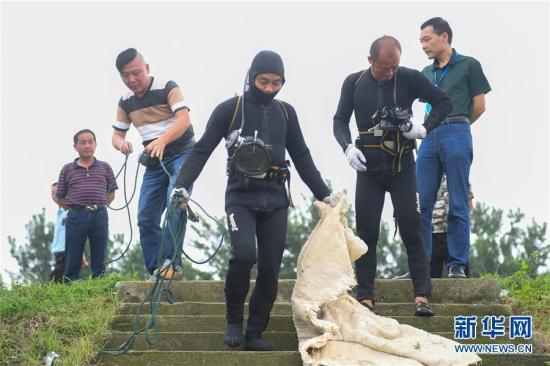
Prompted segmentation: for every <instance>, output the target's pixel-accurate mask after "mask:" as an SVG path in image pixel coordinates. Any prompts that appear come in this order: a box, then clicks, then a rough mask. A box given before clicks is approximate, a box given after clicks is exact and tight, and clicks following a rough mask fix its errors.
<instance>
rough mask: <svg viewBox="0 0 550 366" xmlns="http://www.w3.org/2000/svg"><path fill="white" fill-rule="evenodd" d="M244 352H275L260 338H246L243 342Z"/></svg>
mask: <svg viewBox="0 0 550 366" xmlns="http://www.w3.org/2000/svg"><path fill="white" fill-rule="evenodd" d="M244 350H245V351H264V352H265V351H275V348H274V347H273V346H272V345H271V344H269V343H267V342H266V341H264V340H262V338H260V337H246V338H245V341H244Z"/></svg>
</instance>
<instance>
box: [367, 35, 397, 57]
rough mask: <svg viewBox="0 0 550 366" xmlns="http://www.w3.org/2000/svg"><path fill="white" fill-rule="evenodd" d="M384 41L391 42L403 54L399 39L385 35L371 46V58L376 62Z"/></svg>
mask: <svg viewBox="0 0 550 366" xmlns="http://www.w3.org/2000/svg"><path fill="white" fill-rule="evenodd" d="M383 41H390V42H391V43H392V44H393V46H395V48H397V49H398V50H399V52H400V53H401V44H400V43H399V41H398V40H397V38H395V37H392V36H387V35H385V34H384V35H383V36H382V37H380V38H377V39H375V40H374V42H372V44H371V45H370V50H369V56H370V57H371V58H372V59H373V60H376V58H377V57H378V54H380V49H381V48H382V47H381V45H382V42H383Z"/></svg>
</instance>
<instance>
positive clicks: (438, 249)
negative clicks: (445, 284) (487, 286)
mask: <svg viewBox="0 0 550 366" xmlns="http://www.w3.org/2000/svg"><path fill="white" fill-rule="evenodd" d="M448 261H449V248H448V247H447V233H432V258H431V260H430V274H431V277H432V278H441V277H442V276H443V269H444V268H446V267H447V262H448ZM464 273H466V276H470V266H469V265H468V262H466V267H465V269H464Z"/></svg>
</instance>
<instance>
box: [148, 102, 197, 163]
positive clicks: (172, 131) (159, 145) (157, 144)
mask: <svg viewBox="0 0 550 366" xmlns="http://www.w3.org/2000/svg"><path fill="white" fill-rule="evenodd" d="M189 126H191V119H190V118H189V110H187V108H183V109H180V110H179V111H177V112H176V122H175V123H174V124H173V125H172V126H171V127H170V128H169V129H168V131H166V132H165V133H163V134H162V135H161V136H160V137H159V138H158V139H156V140H154V141H152V142H151V143H150V144H149V145H147V147H146V148H145V150H146V151H147V152H148V153H149V154H150V155H151V156H158V158H159V159H161V160H162V156H163V155H164V149H165V148H166V145H168V144H169V143H170V142H172V141H174V140H175V139H177V138H178V137H180V136H181V135H183V134H184V133H185V131H187V129H188V128H189Z"/></svg>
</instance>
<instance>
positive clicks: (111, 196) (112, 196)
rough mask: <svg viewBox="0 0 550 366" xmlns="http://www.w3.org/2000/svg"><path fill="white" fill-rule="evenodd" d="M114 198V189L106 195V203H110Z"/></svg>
mask: <svg viewBox="0 0 550 366" xmlns="http://www.w3.org/2000/svg"><path fill="white" fill-rule="evenodd" d="M114 199H115V191H112V192H111V193H109V194H108V195H107V203H108V204H111V202H113V200H114Z"/></svg>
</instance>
